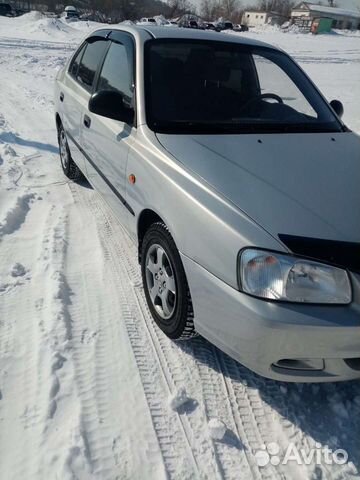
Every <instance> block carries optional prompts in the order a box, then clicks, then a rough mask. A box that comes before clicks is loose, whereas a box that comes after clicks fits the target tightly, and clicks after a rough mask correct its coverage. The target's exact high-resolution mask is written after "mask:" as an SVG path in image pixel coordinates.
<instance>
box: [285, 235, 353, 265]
mask: <svg viewBox="0 0 360 480" xmlns="http://www.w3.org/2000/svg"><path fill="white" fill-rule="evenodd" d="M279 238H280V240H281V241H282V242H283V243H284V244H285V245H286V246H287V247H288V248H289V249H290V250H291V252H292V253H294V254H296V255H303V256H305V257H310V258H313V259H314V260H322V261H325V262H327V263H331V264H333V265H337V266H339V267H343V268H347V269H348V270H351V271H355V272H360V243H354V242H339V241H336V240H323V239H320V238H309V237H298V236H294V235H285V234H282V233H280V234H279Z"/></svg>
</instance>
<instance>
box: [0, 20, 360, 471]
mask: <svg viewBox="0 0 360 480" xmlns="http://www.w3.org/2000/svg"><path fill="white" fill-rule="evenodd" d="M93 26H94V25H88V24H86V23H73V24H70V25H67V24H65V23H63V21H59V20H56V19H45V18H41V17H39V16H37V15H35V14H30V15H26V16H23V17H20V18H17V19H7V18H2V17H0V478H1V479H4V480H5V479H6V480H12V479H14V480H15V479H23V478H26V479H27V480H32V479H36V480H37V479H46V480H52V479H54V480H55V479H59V480H70V479H84V480H91V479H109V480H113V479H121V480H123V479H149V480H152V479H154V480H158V479H159V480H160V479H166V478H170V479H181V480H185V479H193V478H199V479H200V478H201V479H211V480H212V479H220V478H225V479H234V480H239V479H244V480H247V479H251V478H254V479H262V478H266V479H272V478H274V479H306V478H311V479H328V478H331V479H345V478H360V476H359V471H360V449H359V441H360V384H359V382H346V383H342V384H327V385H302V384H298V385H296V384H285V383H282V384H281V383H277V382H273V381H270V380H266V379H263V378H260V377H258V376H257V375H255V374H253V373H251V372H250V371H248V370H247V369H246V368H244V367H242V366H241V365H239V364H237V363H236V362H235V361H233V360H231V359H230V358H229V357H227V356H226V355H224V354H223V353H221V352H220V351H219V350H217V349H216V348H215V347H213V346H212V345H210V344H209V343H208V342H206V341H205V340H203V339H201V338H197V339H195V340H193V341H191V342H189V343H174V342H171V341H169V340H168V339H167V338H166V337H164V336H163V335H162V334H161V333H160V332H159V330H158V329H157V328H155V327H154V325H153V323H152V322H151V320H150V315H149V312H148V309H147V307H146V303H145V299H144V295H143V291H142V289H141V283H140V274H139V268H138V266H137V263H136V255H135V250H134V247H133V246H132V245H131V244H130V243H129V240H128V238H127V237H126V236H125V235H124V234H123V232H122V230H121V228H120V227H119V225H118V223H117V222H116V219H115V218H114V217H113V214H112V212H111V211H110V210H109V209H108V207H107V206H106V205H104V203H103V201H102V200H101V199H100V198H99V196H98V195H97V193H96V192H94V191H93V190H92V189H91V187H90V186H89V185H88V184H87V183H86V182H83V183H81V184H74V183H71V182H68V181H67V180H66V178H64V176H63V175H62V172H61V169H60V163H59V160H58V154H57V144H56V132H55V126H54V116H53V101H52V90H53V79H54V76H55V73H56V71H57V69H58V68H59V67H60V66H61V65H62V64H63V63H64V61H65V59H66V58H67V57H68V56H69V55H70V54H71V52H72V51H73V49H74V48H75V46H76V44H77V43H78V42H79V39H80V38H81V37H82V36H83V35H84V33H85V32H86V31H89V30H90V29H92V28H93ZM246 35H249V36H253V37H256V38H260V39H262V40H265V41H268V42H270V43H274V44H277V45H279V46H281V47H282V48H284V49H285V50H287V51H288V52H290V53H292V54H293V55H295V57H296V58H297V60H298V61H299V62H300V63H301V65H302V66H303V67H304V68H305V70H306V71H307V72H308V73H309V74H310V76H311V77H312V79H313V80H314V81H315V82H316V83H317V84H318V85H319V87H320V89H321V90H322V91H323V93H324V94H325V95H326V97H327V98H329V99H332V98H339V99H340V100H342V101H343V103H344V106H345V117H344V118H345V121H346V123H347V124H348V125H349V126H350V127H351V128H353V129H354V130H356V131H358V132H359V131H360V101H359V99H360V82H359V79H360V36H359V35H356V34H352V33H347V34H333V35H326V36H325V35H324V36H318V37H313V36H311V35H299V34H283V33H281V32H277V31H273V32H251V33H248V34H246ZM339 161H341V159H339ZM339 193H341V192H339ZM220 320H221V319H220ZM224 427H226V429H225V428H224ZM274 442H275V444H276V445H274V444H273V443H274ZM289 444H291V445H294V446H295V447H296V448H297V449H298V451H300V449H303V451H304V452H305V453H307V454H308V453H310V452H311V449H314V448H315V449H316V451H319V449H320V447H324V446H325V445H327V446H328V447H329V448H331V449H332V450H336V449H339V448H341V449H345V450H346V451H347V454H348V462H347V463H345V464H344V465H338V464H327V463H326V460H325V459H324V458H323V457H321V458H320V461H319V462H318V464H317V460H318V459H319V456H316V455H315V456H314V457H312V459H311V458H310V461H309V465H298V464H297V462H296V461H290V462H288V463H287V464H286V465H282V464H280V465H277V463H278V462H277V461H276V460H278V459H277V457H276V456H275V454H278V455H279V457H280V459H281V458H283V454H284V452H285V451H286V448H287V447H288V445H289ZM277 445H278V446H279V448H280V452H279V453H277ZM264 446H265V447H268V449H267V451H266V450H264ZM268 454H272V456H273V462H272V463H271V462H270V463H267V465H265V466H261V465H262V464H263V463H266V460H267V459H268V458H269V457H268ZM264 458H265V461H264Z"/></svg>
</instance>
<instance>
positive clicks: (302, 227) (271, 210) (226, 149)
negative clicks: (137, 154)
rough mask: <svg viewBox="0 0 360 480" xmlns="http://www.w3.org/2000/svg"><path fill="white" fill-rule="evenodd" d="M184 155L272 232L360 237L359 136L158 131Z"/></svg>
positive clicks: (168, 145) (170, 148)
mask: <svg viewBox="0 0 360 480" xmlns="http://www.w3.org/2000/svg"><path fill="white" fill-rule="evenodd" d="M157 137H158V139H159V141H160V143H161V144H162V145H163V147H164V148H166V150H167V151H168V152H169V153H171V154H172V155H173V156H174V157H175V158H176V159H177V160H178V161H179V162H181V163H183V164H184V165H185V166H186V167H187V168H188V169H190V170H191V171H192V172H193V173H195V174H196V175H198V176H200V177H201V178H202V179H203V180H204V181H205V182H206V183H208V184H209V185H211V186H212V187H213V188H214V189H216V190H217V191H218V192H219V193H220V194H221V195H223V196H224V197H226V198H227V199H228V200H230V201H231V202H232V203H233V204H234V205H236V206H237V207H238V208H239V209H241V210H242V211H243V212H244V213H246V214H247V215H248V216H249V217H251V218H252V219H253V220H254V221H255V222H257V223H258V224H260V225H261V226H262V227H263V228H264V229H265V230H266V231H268V232H269V233H270V234H271V235H273V236H276V237H277V236H278V235H279V234H287V235H297V236H305V237H312V238H321V239H328V240H339V241H349V242H359V241H360V137H358V136H357V135H355V134H353V133H351V132H344V133H333V134H329V133H305V134H299V133H297V134H267V135H254V134H251V135H194V136H189V135H168V134H158V135H157Z"/></svg>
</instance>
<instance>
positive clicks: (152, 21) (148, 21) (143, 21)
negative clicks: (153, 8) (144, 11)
mask: <svg viewBox="0 0 360 480" xmlns="http://www.w3.org/2000/svg"><path fill="white" fill-rule="evenodd" d="M146 24H149V25H156V20H155V18H151V17H150V18H148V17H144V18H141V19H140V22H138V25H146Z"/></svg>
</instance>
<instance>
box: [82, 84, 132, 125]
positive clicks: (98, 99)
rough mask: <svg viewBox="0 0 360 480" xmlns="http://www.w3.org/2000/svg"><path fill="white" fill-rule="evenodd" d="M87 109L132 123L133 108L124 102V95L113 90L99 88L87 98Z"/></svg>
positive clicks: (103, 115)
mask: <svg viewBox="0 0 360 480" xmlns="http://www.w3.org/2000/svg"><path fill="white" fill-rule="evenodd" d="M89 110H90V112H92V113H96V115H101V116H102V117H106V118H111V119H112V120H118V121H120V122H124V123H129V124H132V122H133V120H134V110H133V109H132V108H129V107H127V106H126V105H125V104H124V97H123V96H122V95H121V93H119V92H116V91H114V90H100V91H99V92H96V93H94V94H93V95H92V96H91V98H90V100H89Z"/></svg>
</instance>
